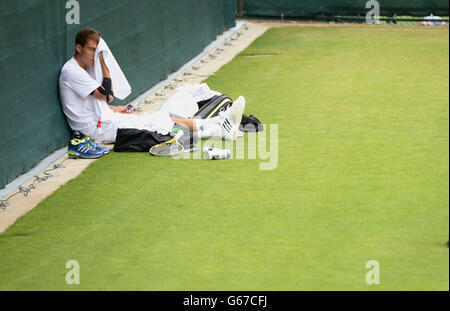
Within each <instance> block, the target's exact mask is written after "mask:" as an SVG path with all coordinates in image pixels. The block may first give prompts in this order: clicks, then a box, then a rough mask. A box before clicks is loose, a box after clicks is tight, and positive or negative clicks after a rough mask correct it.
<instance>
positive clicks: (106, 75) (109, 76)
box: [98, 52, 114, 93]
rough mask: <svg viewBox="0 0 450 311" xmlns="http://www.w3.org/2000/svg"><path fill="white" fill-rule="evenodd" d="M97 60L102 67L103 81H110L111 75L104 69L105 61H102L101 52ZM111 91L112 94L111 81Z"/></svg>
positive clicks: (106, 68)
mask: <svg viewBox="0 0 450 311" xmlns="http://www.w3.org/2000/svg"><path fill="white" fill-rule="evenodd" d="M98 58H99V59H100V65H101V66H102V73H103V79H110V80H111V73H110V72H109V69H108V67H106V64H105V60H104V59H103V52H100V53H99V54H98ZM111 91H112V92H113V93H114V87H113V84H112V80H111Z"/></svg>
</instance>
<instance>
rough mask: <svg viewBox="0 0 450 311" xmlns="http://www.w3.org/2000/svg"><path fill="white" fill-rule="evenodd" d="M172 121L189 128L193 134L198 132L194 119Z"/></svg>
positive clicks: (174, 119) (175, 119) (173, 119)
mask: <svg viewBox="0 0 450 311" xmlns="http://www.w3.org/2000/svg"><path fill="white" fill-rule="evenodd" d="M172 121H173V122H175V123H177V124H180V125H183V126H185V127H187V128H188V129H189V130H191V131H192V132H196V128H195V121H194V120H193V119H180V118H172Z"/></svg>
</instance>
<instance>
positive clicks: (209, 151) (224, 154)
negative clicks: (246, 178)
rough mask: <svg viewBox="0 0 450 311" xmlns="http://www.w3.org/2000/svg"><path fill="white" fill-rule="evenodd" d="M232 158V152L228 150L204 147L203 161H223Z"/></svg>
mask: <svg viewBox="0 0 450 311" xmlns="http://www.w3.org/2000/svg"><path fill="white" fill-rule="evenodd" d="M229 158H231V151H230V150H228V149H219V148H211V147H204V148H203V159H205V160H223V159H229Z"/></svg>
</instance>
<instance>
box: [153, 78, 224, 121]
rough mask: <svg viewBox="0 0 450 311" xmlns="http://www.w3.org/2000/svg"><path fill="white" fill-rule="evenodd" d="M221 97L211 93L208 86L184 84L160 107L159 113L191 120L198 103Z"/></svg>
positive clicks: (213, 92)
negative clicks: (162, 112) (163, 112)
mask: <svg viewBox="0 0 450 311" xmlns="http://www.w3.org/2000/svg"><path fill="white" fill-rule="evenodd" d="M215 95H222V94H221V93H219V92H216V91H212V90H211V89H210V88H209V86H208V84H206V83H202V84H185V85H183V86H180V87H179V88H177V90H176V93H175V94H173V95H172V96H171V97H169V98H168V99H167V100H166V102H164V104H163V105H162V106H161V108H160V111H165V112H167V113H169V114H170V115H172V116H173V117H178V118H192V117H193V116H194V114H195V113H196V112H197V111H198V105H197V103H198V102H201V101H204V100H207V99H210V98H212V97H213V96H215Z"/></svg>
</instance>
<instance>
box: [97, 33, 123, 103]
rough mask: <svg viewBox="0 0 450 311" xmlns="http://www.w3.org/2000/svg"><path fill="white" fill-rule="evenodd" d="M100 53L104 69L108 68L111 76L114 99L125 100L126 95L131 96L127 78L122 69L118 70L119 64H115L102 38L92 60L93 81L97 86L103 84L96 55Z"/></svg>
mask: <svg viewBox="0 0 450 311" xmlns="http://www.w3.org/2000/svg"><path fill="white" fill-rule="evenodd" d="M100 52H103V59H104V60H105V64H106V67H108V69H109V72H110V74H111V81H112V84H113V89H114V97H117V98H119V99H125V98H126V97H128V95H130V94H131V86H130V84H129V83H128V81H127V78H125V75H124V74H123V72H122V69H120V66H119V64H118V63H117V61H116V59H115V58H114V55H113V54H112V53H111V50H110V49H109V47H108V45H107V44H106V42H105V40H103V38H100V42H99V43H98V46H97V51H96V52H95V60H94V73H95V80H97V82H98V83H99V84H102V82H103V73H102V66H101V64H100V59H99V57H98V54H99V53H100Z"/></svg>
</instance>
